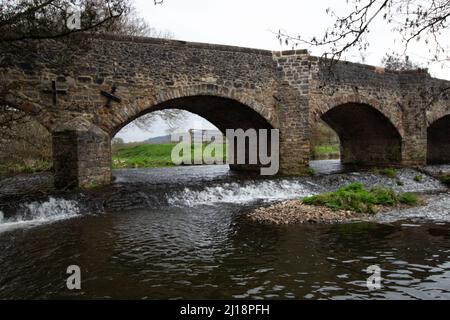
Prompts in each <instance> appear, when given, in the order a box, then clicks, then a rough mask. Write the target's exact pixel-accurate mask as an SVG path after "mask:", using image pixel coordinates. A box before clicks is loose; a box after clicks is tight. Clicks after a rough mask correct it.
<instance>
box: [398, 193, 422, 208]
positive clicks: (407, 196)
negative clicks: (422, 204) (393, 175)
mask: <svg viewBox="0 0 450 320" xmlns="http://www.w3.org/2000/svg"><path fill="white" fill-rule="evenodd" d="M399 201H400V203H403V204H407V205H409V206H416V205H417V204H418V200H417V197H416V195H415V194H413V193H411V192H405V193H402V194H400V195H399Z"/></svg>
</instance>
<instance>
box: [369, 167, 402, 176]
mask: <svg viewBox="0 0 450 320" xmlns="http://www.w3.org/2000/svg"><path fill="white" fill-rule="evenodd" d="M372 172H373V173H375V174H381V175H383V176H386V177H388V178H391V179H395V178H397V170H396V169H394V168H383V169H379V168H375V169H373V170H372Z"/></svg>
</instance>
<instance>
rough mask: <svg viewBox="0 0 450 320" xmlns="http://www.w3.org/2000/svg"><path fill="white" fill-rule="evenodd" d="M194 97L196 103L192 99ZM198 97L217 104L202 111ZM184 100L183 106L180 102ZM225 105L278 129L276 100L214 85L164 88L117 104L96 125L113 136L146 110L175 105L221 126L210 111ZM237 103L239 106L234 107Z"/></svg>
mask: <svg viewBox="0 0 450 320" xmlns="http://www.w3.org/2000/svg"><path fill="white" fill-rule="evenodd" d="M196 99H197V102H195V101H194V100H196ZM201 99H204V100H205V103H206V102H207V101H209V102H212V103H214V102H215V103H217V104H218V105H219V106H218V108H216V109H215V110H214V109H213V108H211V109H208V110H206V111H205V112H202V110H201V107H200V106H199V105H200V104H201V102H198V100H201ZM219 102H221V103H219ZM183 103H185V104H186V105H183ZM189 103H194V104H196V106H195V107H194V108H190V107H189V105H188V104H189ZM227 104H228V105H230V106H232V107H233V108H234V109H235V110H234V111H243V114H245V112H246V111H247V115H249V114H253V116H254V117H255V119H257V120H258V122H260V123H261V124H262V122H264V121H265V122H267V125H266V126H265V127H267V126H270V127H272V128H278V118H277V115H276V113H275V107H274V105H275V102H274V101H273V100H270V101H267V100H265V98H263V97H262V95H259V94H258V93H256V92H252V91H251V90H248V91H244V90H237V89H235V88H228V87H225V86H218V85H213V84H203V85H198V86H187V87H179V88H171V89H165V90H161V91H159V92H158V93H156V94H154V95H150V96H147V97H144V98H139V99H136V100H135V101H133V102H131V103H129V104H126V105H125V106H119V107H117V108H116V109H115V110H114V112H113V114H112V117H110V118H108V122H106V123H101V124H99V126H100V127H102V128H104V130H105V131H107V132H109V133H110V135H111V136H114V135H115V134H116V133H117V132H118V131H119V130H120V129H121V128H123V127H124V126H125V125H127V124H128V123H130V122H132V121H133V120H135V119H137V118H139V117H141V116H143V115H144V114H146V113H150V112H153V111H158V110H163V109H169V108H176V109H183V110H187V111H190V112H193V113H196V114H198V115H200V116H201V117H203V118H205V119H206V120H208V121H211V120H212V121H211V122H212V123H213V124H214V125H216V126H217V127H218V128H219V129H221V124H220V123H218V121H219V122H220V119H211V118H214V117H215V116H216V115H213V114H212V112H217V111H224V112H227V111H229V110H226V109H224V110H220V108H221V107H222V108H227ZM238 106H240V107H242V109H240V110H237V107H238ZM208 113H210V114H208ZM238 113H239V112H235V113H234V114H233V115H231V114H229V115H228V117H229V118H231V119H232V118H233V116H236V117H238V116H239V114H238ZM216 118H217V117H216ZM233 122H234V123H235V124H237V125H238V124H239V121H238V120H237V121H236V120H235V121H233ZM260 127H261V126H260ZM231 128H234V127H231ZM243 129H245V128H243Z"/></svg>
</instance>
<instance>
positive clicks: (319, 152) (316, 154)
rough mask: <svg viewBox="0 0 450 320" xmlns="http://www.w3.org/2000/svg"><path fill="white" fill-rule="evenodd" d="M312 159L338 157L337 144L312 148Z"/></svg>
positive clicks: (338, 148)
mask: <svg viewBox="0 0 450 320" xmlns="http://www.w3.org/2000/svg"><path fill="white" fill-rule="evenodd" d="M311 157H312V159H317V160H320V159H335V158H336V159H339V157H340V147H339V145H320V146H316V147H314V148H313V150H312V152H311Z"/></svg>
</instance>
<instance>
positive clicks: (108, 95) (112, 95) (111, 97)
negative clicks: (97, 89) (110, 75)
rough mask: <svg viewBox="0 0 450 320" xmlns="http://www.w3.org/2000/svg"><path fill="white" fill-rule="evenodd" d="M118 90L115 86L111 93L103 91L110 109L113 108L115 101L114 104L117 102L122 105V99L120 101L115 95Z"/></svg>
mask: <svg viewBox="0 0 450 320" xmlns="http://www.w3.org/2000/svg"><path fill="white" fill-rule="evenodd" d="M116 90H117V87H116V86H113V87H112V88H111V92H106V91H103V90H102V91H101V94H102V96H104V97H105V98H107V99H108V100H107V101H106V106H107V107H108V108H111V103H112V102H113V101H114V102H117V103H121V102H122V99H120V98H119V97H117V96H116V95H115V93H116Z"/></svg>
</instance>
